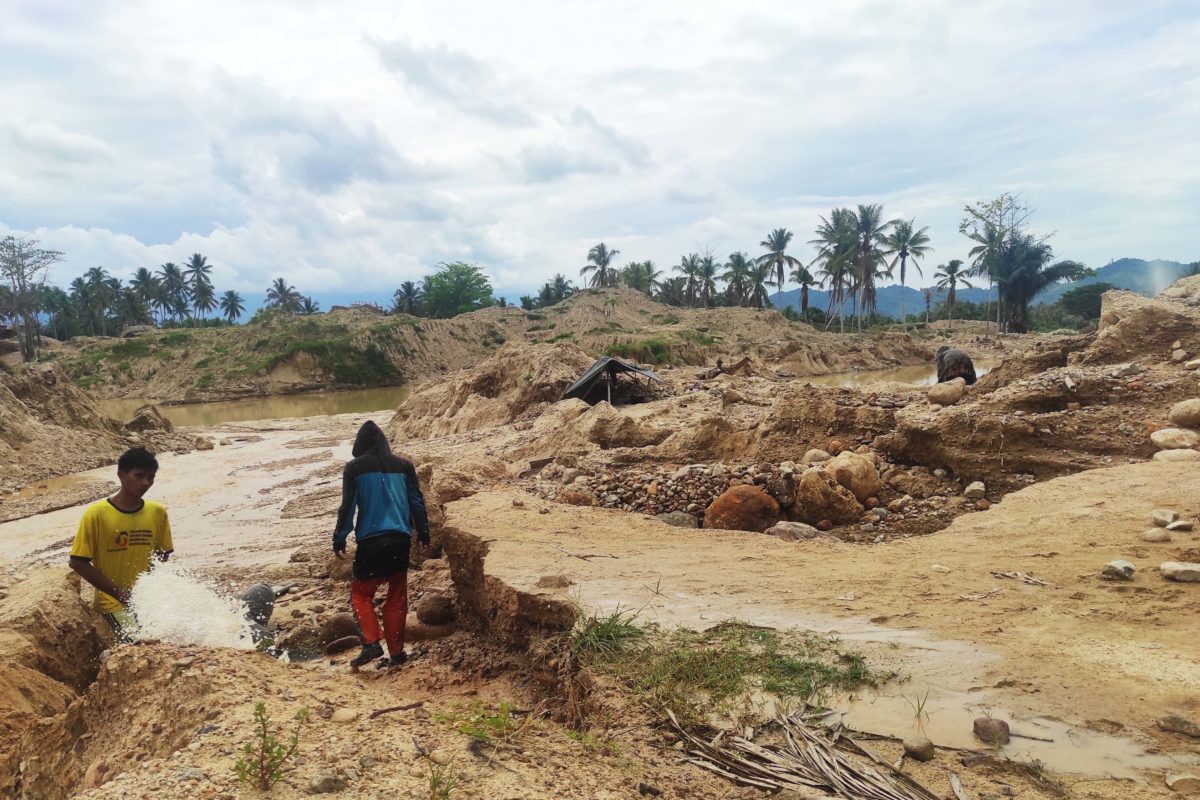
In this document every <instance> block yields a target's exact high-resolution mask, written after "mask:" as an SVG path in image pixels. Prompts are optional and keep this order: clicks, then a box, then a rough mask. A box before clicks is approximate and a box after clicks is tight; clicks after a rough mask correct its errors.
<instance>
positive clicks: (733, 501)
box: [704, 484, 779, 533]
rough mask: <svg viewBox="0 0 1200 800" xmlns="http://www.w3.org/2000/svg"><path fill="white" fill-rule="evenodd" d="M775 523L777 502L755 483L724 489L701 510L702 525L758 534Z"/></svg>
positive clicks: (777, 512)
mask: <svg viewBox="0 0 1200 800" xmlns="http://www.w3.org/2000/svg"><path fill="white" fill-rule="evenodd" d="M777 522H779V502H778V501H777V500H776V499H775V498H774V497H771V495H769V494H767V493H766V492H764V491H763V490H762V489H759V488H758V487H757V486H749V485H745V484H742V485H739V486H733V487H731V488H729V489H728V490H726V491H725V493H724V494H722V495H721V496H720V497H718V498H717V499H716V500H714V501H713V502H712V505H710V506H709V507H708V508H707V509H705V511H704V527H706V528H718V529H720V530H727V531H756V532H758V533H762V532H763V531H765V530H766V529H767V528H770V527H771V526H772V525H774V524H775V523H777Z"/></svg>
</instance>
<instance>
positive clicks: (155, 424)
mask: <svg viewBox="0 0 1200 800" xmlns="http://www.w3.org/2000/svg"><path fill="white" fill-rule="evenodd" d="M125 430H128V431H133V432H134V433H147V432H149V431H168V432H169V431H173V430H175V426H174V425H172V424H171V420H169V419H167V418H166V417H164V416H163V414H162V412H161V411H159V410H158V406H151V405H145V406H141V407H140V408H138V410H137V411H135V412H133V419H131V420H129V422H126V423H125Z"/></svg>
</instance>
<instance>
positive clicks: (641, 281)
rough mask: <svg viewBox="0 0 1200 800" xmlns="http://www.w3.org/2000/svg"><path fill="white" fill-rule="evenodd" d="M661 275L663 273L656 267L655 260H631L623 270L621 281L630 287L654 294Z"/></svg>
mask: <svg viewBox="0 0 1200 800" xmlns="http://www.w3.org/2000/svg"><path fill="white" fill-rule="evenodd" d="M660 275H662V273H661V272H660V271H659V270H657V269H655V268H654V262H653V261H630V262H629V263H628V264H626V265H625V268H624V269H622V270H621V282H622V283H624V284H625V285H626V286H628V287H629V288H630V289H636V290H637V291H639V292H644V293H645V294H648V295H651V296H653V295H654V290H655V289H657V288H658V278H659V276H660Z"/></svg>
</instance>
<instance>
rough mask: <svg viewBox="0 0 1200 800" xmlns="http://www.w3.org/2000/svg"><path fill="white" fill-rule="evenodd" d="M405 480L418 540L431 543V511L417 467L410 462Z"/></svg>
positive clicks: (405, 471)
mask: <svg viewBox="0 0 1200 800" xmlns="http://www.w3.org/2000/svg"><path fill="white" fill-rule="evenodd" d="M404 482H405V483H406V484H407V489H408V510H409V513H410V514H412V519H413V523H414V525H415V526H416V529H417V541H419V542H420V543H421V544H429V512H428V510H426V508H425V498H424V496H423V495H422V494H421V482H420V481H419V480H417V470H416V467H414V466H413V465H412V463H411V462H410V463H409V464H407V468H406V469H405V470H404Z"/></svg>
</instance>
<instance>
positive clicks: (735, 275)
mask: <svg viewBox="0 0 1200 800" xmlns="http://www.w3.org/2000/svg"><path fill="white" fill-rule="evenodd" d="M750 267H751V263H750V258H749V257H748V256H747V255H746V254H745V253H743V252H741V251H738V252H736V253H730V254H729V260H728V261H726V262H725V271H724V272H722V273H721V280H722V281H724V282H725V294H726V296H728V298H729V302H730V304H732V305H737V306H741V305H745V304H746V302H747V298H748V296H749V294H750Z"/></svg>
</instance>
